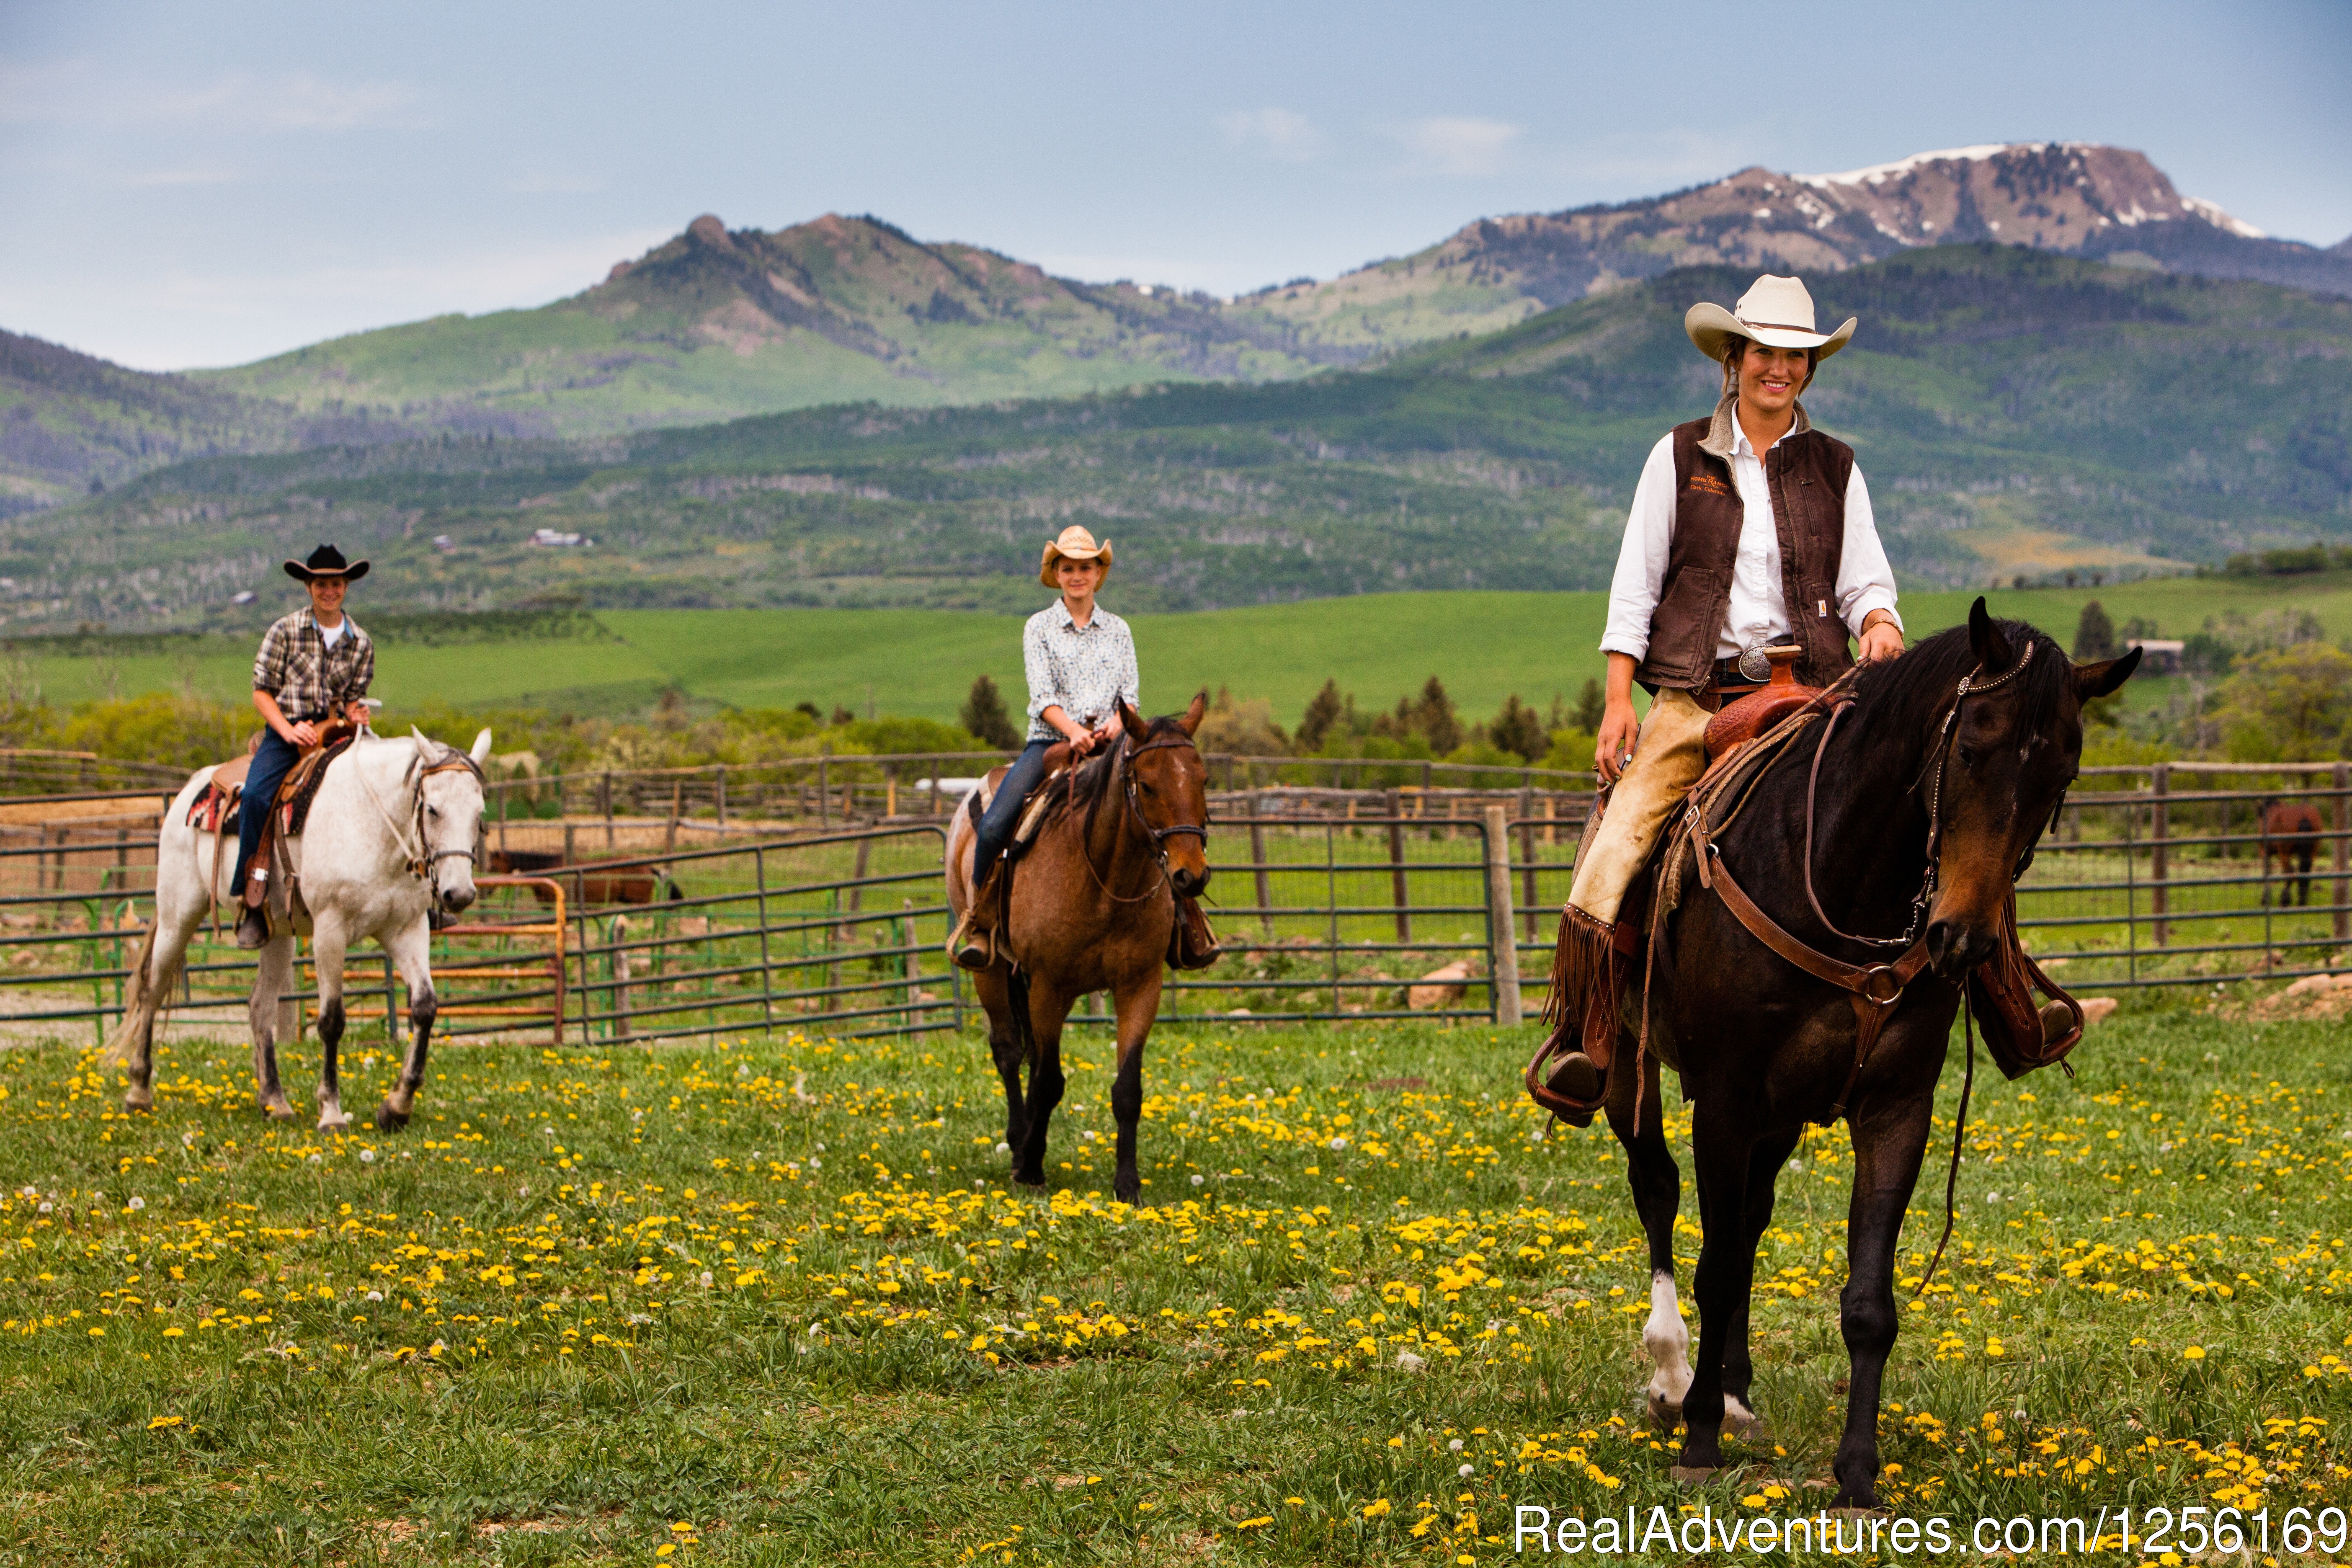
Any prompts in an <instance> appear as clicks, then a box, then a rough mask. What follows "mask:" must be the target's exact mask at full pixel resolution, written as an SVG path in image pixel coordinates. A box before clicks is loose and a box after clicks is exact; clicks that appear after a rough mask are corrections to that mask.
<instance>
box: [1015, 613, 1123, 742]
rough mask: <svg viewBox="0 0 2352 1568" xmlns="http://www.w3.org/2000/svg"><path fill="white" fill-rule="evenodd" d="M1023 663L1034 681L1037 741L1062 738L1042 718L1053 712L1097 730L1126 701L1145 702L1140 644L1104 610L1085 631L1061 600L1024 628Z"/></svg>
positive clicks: (1032, 732) (1032, 715) (1032, 717)
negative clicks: (1137, 652) (1138, 670)
mask: <svg viewBox="0 0 2352 1568" xmlns="http://www.w3.org/2000/svg"><path fill="white" fill-rule="evenodd" d="M1021 662H1022V664H1023V665H1024V667H1025V668H1027V671H1028V675H1029V738H1030V739H1031V740H1033V741H1058V740H1060V739H1061V738H1062V735H1061V731H1058V730H1055V728H1054V727H1053V726H1052V725H1051V724H1048V723H1046V722H1045V720H1044V719H1043V718H1042V717H1040V715H1042V714H1043V713H1044V712H1045V710H1046V709H1048V708H1059V709H1060V710H1062V711H1063V712H1065V713H1067V714H1068V715H1069V716H1070V717H1071V718H1072V719H1074V720H1076V721H1078V722H1079V723H1081V724H1084V725H1086V726H1087V728H1088V729H1093V728H1094V727H1096V726H1097V725H1098V724H1100V723H1101V722H1102V721H1104V720H1106V719H1108V718H1109V717H1110V716H1111V715H1112V713H1114V712H1116V711H1117V710H1118V702H1119V700H1120V699H1121V698H1125V699H1126V700H1127V701H1128V703H1129V705H1130V706H1133V705H1135V704H1137V703H1139V701H1140V700H1141V693H1140V690H1139V687H1138V685H1137V678H1136V669H1135V638H1134V637H1133V635H1132V634H1130V633H1129V631H1128V629H1127V623H1126V622H1125V621H1122V620H1120V619H1119V618H1118V616H1114V615H1112V614H1111V613H1110V612H1109V611H1108V610H1106V609H1104V608H1103V607H1102V606H1101V605H1096V606H1095V613H1094V614H1093V615H1092V616H1089V617H1088V618H1087V624H1086V625H1085V626H1079V625H1078V624H1077V623H1076V621H1074V620H1072V619H1071V618H1070V607H1069V606H1068V605H1066V604H1064V603H1063V602H1062V601H1061V600H1059V599H1056V600H1055V601H1054V602H1053V603H1052V604H1051V605H1047V606H1046V607H1045V608H1044V609H1042V610H1040V611H1038V612H1037V613H1036V614H1035V615H1034V616H1030V617H1029V623H1028V625H1026V626H1023V627H1022V628H1021Z"/></svg>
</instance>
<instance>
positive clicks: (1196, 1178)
mask: <svg viewBox="0 0 2352 1568" xmlns="http://www.w3.org/2000/svg"><path fill="white" fill-rule="evenodd" d="M1208 1179H1209V1178H1208V1177H1206V1176H1204V1175H1202V1174H1201V1173H1200V1172H1198V1171H1195V1172H1193V1173H1192V1184H1193V1185H1194V1186H1196V1187H1197V1186H1199V1185H1201V1184H1202V1183H1204V1182H1206V1181H1207V1180H1208ZM41 1206H42V1207H43V1208H47V1207H48V1206H49V1205H47V1204H43V1205H41Z"/></svg>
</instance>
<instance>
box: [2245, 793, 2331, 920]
mask: <svg viewBox="0 0 2352 1568" xmlns="http://www.w3.org/2000/svg"><path fill="white" fill-rule="evenodd" d="M2260 809H2261V812H2262V825H2263V903H2265V904H2267V903H2269V902H2270V901H2271V889H2270V881H2269V878H2270V869H2271V862H2272V861H2273V860H2276V861H2277V862H2278V871H2279V884H2280V886H2279V895H2278V901H2279V904H2280V905H2281V907H2284V906H2285V905H2288V904H2297V903H2299V904H2301V905H2302V906H2303V907H2304V908H2305V909H2308V908H2310V907H2311V862H2312V860H2313V858H2315V856H2316V855H2317V854H2318V853H2319V835H2320V825H2319V808H2318V807H2317V806H2315V805H2312V804H2311V802H2309V801H2307V800H2266V801H2264V802H2263V804H2262V806H2261V808H2260ZM2297 894H2300V895H2301V897H2300V898H2298V897H2297V896H2296V895H2297Z"/></svg>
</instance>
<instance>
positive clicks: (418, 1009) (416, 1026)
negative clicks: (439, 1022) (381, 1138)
mask: <svg viewBox="0 0 2352 1568" xmlns="http://www.w3.org/2000/svg"><path fill="white" fill-rule="evenodd" d="M384 947H385V949H386V951H388V952H390V953H391V954H392V963H393V967H394V968H395V969H397V970H399V971H400V979H401V983H402V984H404V985H406V986H407V987H408V1023H409V1036H408V1056H407V1059H406V1060H404V1061H403V1062H402V1063H401V1064H400V1081H399V1082H397V1083H395V1084H394V1085H393V1086H392V1092H391V1093H389V1094H387V1095H385V1096H384V1097H383V1104H382V1105H379V1106H377V1107H376V1108H375V1124H376V1126H378V1127H379V1128H381V1129H383V1131H386V1132H397V1131H400V1130H401V1129H402V1128H404V1127H405V1126H407V1125H408V1118H409V1115H410V1113H411V1112H412V1111H414V1110H415V1108H416V1091H417V1090H418V1089H421V1088H423V1087H424V1084H425V1053H426V1051H427V1050H429V1049H430V1048H431V1047H432V1043H433V1020H434V1018H435V1017H436V1016H437V1015H438V1014H439V1012H440V999H439V998H438V997H436V995H434V994H433V963H432V951H433V932H432V928H431V927H429V926H428V925H426V924H425V921H424V919H423V917H421V916H420V917H419V918H418V919H417V921H416V922H415V924H413V925H411V926H409V927H408V928H407V929H405V930H404V931H401V932H400V933H399V934H398V935H396V936H394V938H393V939H392V940H391V941H390V942H385V943H384Z"/></svg>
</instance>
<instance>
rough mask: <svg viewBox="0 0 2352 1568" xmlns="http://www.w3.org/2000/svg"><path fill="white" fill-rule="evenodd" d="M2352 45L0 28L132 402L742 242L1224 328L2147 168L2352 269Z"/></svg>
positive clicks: (1801, 13) (2311, 28) (152, 15)
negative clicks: (1505, 231) (1515, 260)
mask: <svg viewBox="0 0 2352 1568" xmlns="http://www.w3.org/2000/svg"><path fill="white" fill-rule="evenodd" d="M2347 61H2352V5H2345V4H2343V3H2342V0H2236V3H2234V4H2231V5H2212V4H2168V3H2164V0H2138V3H2135V4H2130V5H2109V4H2084V5H2065V4H2058V5H2053V4H2049V3H2048V0H2040V3H2036V4H1987V5H1965V4H1954V5H1897V4H1888V3H1886V0H1876V3H1874V4H1868V5H1846V4H1827V5H1798V6H1753V5H1751V6H1744V7H1732V6H1723V5H1708V4H1700V3H1695V0H1683V3H1681V4H1674V5H1638V6H1637V5H1608V6H1596V5H1569V4H1554V5H1519V4H1470V5H1443V6H1432V5H1389V4H1381V3H1373V0H1352V3H1349V4H1319V3H1318V4H1301V5H1265V4H1263V3H1260V4H1254V5H1158V6H1151V7H1144V6H1134V5H1124V6H1123V5H1103V4H1100V3H1096V4H1089V5H1043V4H1040V5H993V6H973V5H908V4H891V3H887V0H882V3H877V0H866V3H864V4H857V5H838V4H836V5H824V6H807V5H788V4H777V5H692V4H684V3H679V0H672V3H670V4H667V5H658V6H649V5H642V4H638V5H610V4H602V3H598V0H574V3H572V4H566V5H524V4H517V5H499V4H496V3H495V0H478V3H475V4H468V5H456V4H444V3H439V0H412V3H407V4H403V5H398V6H392V5H341V4H334V3H332V0H305V3H302V4H278V3H260V0H256V3H247V4H213V5H187V4H179V5H163V4H138V3H120V4H115V3H108V0H72V3H70V4H66V3H56V0H6V4H5V5H0V212H5V214H6V215H7V217H6V225H5V230H4V231H0V326H5V327H7V328H9V329H11V330H15V331H28V332H33V333H36V334H37V335H39V336H42V337H47V338H50V339H53V340H56V341H58V342H66V343H69V344H71V345H73V346H75V347H77V348H80V349H83V350H86V351H88V352H90V353H100V354H104V355H106V356H108V357H110V358H114V359H118V360H121V361H122V362H123V363H129V364H134V365H138V366H142V367H145V368H156V369H161V368H176V367H183V366H191V365H205V364H224V363H238V362H242V361H245V360H249V359H254V358H257V357H260V356H262V355H264V354H268V353H276V352H278V351H280V350H283V349H287V348H291V347H294V346H296V345H298V344H300V343H304V342H314V341H316V340H318V339H320V338H325V337H330V336H333V335H335V334H338V333H341V332H347V331H358V330H362V329H364V328H368V327H373V326H382V325H386V324H389V323H391V322H394V321H411V320H415V319H417V318H420V317H425V316H429V315H434V314H438V313H441V312H445V311H450V310H463V311H467V312H469V313H470V312H478V311H482V310H496V309H500V308H504V307H509V306H521V305H533V304H539V303H542V302H544V301H546V300H551V299H555V298H558V297H561V296H562V295H564V294H568V293H572V292H574V291H576V290H577V289H581V288H583V287H585V286H586V285H588V284H590V283H592V282H593V281H595V280H596V279H599V278H601V277H602V276H603V275H604V271H605V269H606V268H608V267H609V266H610V265H611V263H612V262H614V261H615V260H617V259H620V258H623V257H625V256H631V255H635V254H636V253H638V252H641V251H643V250H644V249H646V247H648V246H650V245H652V244H655V243H656V242H658V241H659V240H660V239H662V238H664V237H667V236H668V235H670V234H673V233H675V232H677V230H678V229H680V228H682V227H683V226H685V225H686V224H687V223H688V221H689V220H690V219H692V218H693V217H694V216H695V215H697V214H698V213H702V212H716V213H718V214H719V215H720V216H722V217H723V218H725V219H726V220H727V222H728V223H729V224H730V226H737V227H742V226H756V227H761V228H772V227H780V226H783V225H786V224H789V223H793V222H795V221H798V220H801V219H803V218H807V217H811V216H815V215H816V214H819V213H822V212H825V211H828V210H834V211H843V212H872V213H875V214H877V215H879V216H884V217H887V218H889V219H890V220H891V221H893V222H895V223H897V224H898V225H899V226H901V227H904V228H906V229H908V231H910V232H911V233H913V234H915V235H917V236H919V237H923V238H932V239H950V238H951V239H961V240H968V241H972V242H975V243H978V244H982V245H987V246H992V247H995V248H997V249H1000V250H1004V251H1008V252H1010V253H1012V254H1014V255H1017V256H1022V257H1024V258H1032V259H1035V260H1039V261H1042V262H1045V264H1046V265H1048V266H1049V267H1051V268H1054V269H1055V270H1056V271H1059V272H1063V273H1066V274H1070V275H1073V276H1077V277H1082V278H1089V279H1108V278H1117V277H1131V278H1135V279H1139V280H1148V281H1160V282H1170V283H1176V284H1180V285H1183V286H1186V287H1198V288H1205V289H1212V290H1214V291H1216V292H1219V293H1231V292H1234V291H1236V290H1239V289H1248V288H1252V287H1255V286H1256V285H1259V284H1263V283H1268V282H1276V281H1279V280H1282V279H1288V278H1293V277H1297V276H1300V275H1311V276H1317V277H1328V276H1329V275H1331V274H1332V273H1334V272H1337V271H1339V270H1342V269H1344V268H1348V267H1350V266H1353V265H1356V264H1357V263H1360V262H1362V261H1365V260H1369V259H1371V258H1376V257H1381V256H1387V255H1394V254H1398V253H1401V252H1403V251H1408V250H1412V249H1416V248H1418V247H1421V246H1423V245H1426V244H1428V243H1430V242H1432V241H1433V240H1435V239H1437V238H1439V237H1442V236H1444V235H1445V234H1447V233H1449V232H1451V231H1452V230H1453V229H1454V228H1457V227H1459V226H1461V225H1462V224H1464V223H1465V222H1467V221H1469V220H1470V219H1472V218H1475V217H1478V216H1486V215H1491V214H1496V213H1504V212H1520V211H1531V210H1545V211H1549V210H1557V209H1559V208H1561V207H1566V206H1572V205H1580V204H1582V203H1587V202H1595V201H1609V200H1619V199H1624V198H1629V197H1633V196H1640V195H1650V194H1654V193H1656V192H1660V191H1664V190H1670V189H1673V188H1675V187H1678V186H1681V185H1685V184H1694V183H1696V182H1699V181H1702V180H1706V179H1709V178H1713V177H1714V176H1717V175H1718V174H1725V173H1727V172H1729V171H1731V170H1733V169H1735V168H1739V167H1742V166H1745V165H1747V164H1749V163H1762V164H1765V165H1768V166H1769V167H1772V168H1776V169H1782V170H1789V171H1793V172H1800V173H1817V172H1822V171H1831V170H1840V169H1846V168H1853V167H1856V166H1859V165H1863V164H1868V163H1882V162H1885V161H1886V160H1889V159H1893V158H1896V157H1900V156H1902V155H1904V154H1906V153H1915V152H1919V151H1924V150H1927V149H1929V148H1937V147H1948V146H1959V145H1965V144H1968V143H1971V142H1998V141H2025V140H2042V139H2049V138H2063V139H2071V140H2083V141H2095V142H2113V143H2116V144H2118V145H2122V146H2126V147H2135V148H2138V149H2140V150H2142V151H2144V152H2146V153H2148V154H2149V155H2150V156H2151V157H2153V158H2154V159H2155V161H2156V162H2157V163H2158V165H2159V166H2160V167H2162V168H2163V169H2165V170H2166V171H2167V172H2168V174H2171V175H2172V177H2173V179H2174V181H2175V183H2176V184H2179V187H2180V189H2181V191H2182V192H2183V194H2185V195H2193V196H2201V197H2204V198H2206V199H2208V200H2210V201H2215V202H2218V203H2220V204H2221V205H2222V206H2224V207H2226V208H2228V209H2229V210H2230V211H2231V212H2232V213H2233V214H2235V215H2236V216H2240V217H2242V218H2244V219H2245V220H2247V221H2248V222H2251V223H2253V224H2256V225H2258V226H2261V227H2263V228H2264V229H2267V230H2269V231H2270V232H2272V233H2273V234H2277V235H2280V236H2283V237H2290V238H2298V239H2307V240H2312V241H2315V242H2317V243H2320V244H2330V243H2333V242H2335V241H2336V240H2339V239H2342V238H2344V237H2346V235H2347V232H2352V92H2347V90H2346V89H2345V87H2344V85H2343V81H2342V79H2341V73H2342V71H2343V68H2344V67H2345V65H2346V62H2347Z"/></svg>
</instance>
